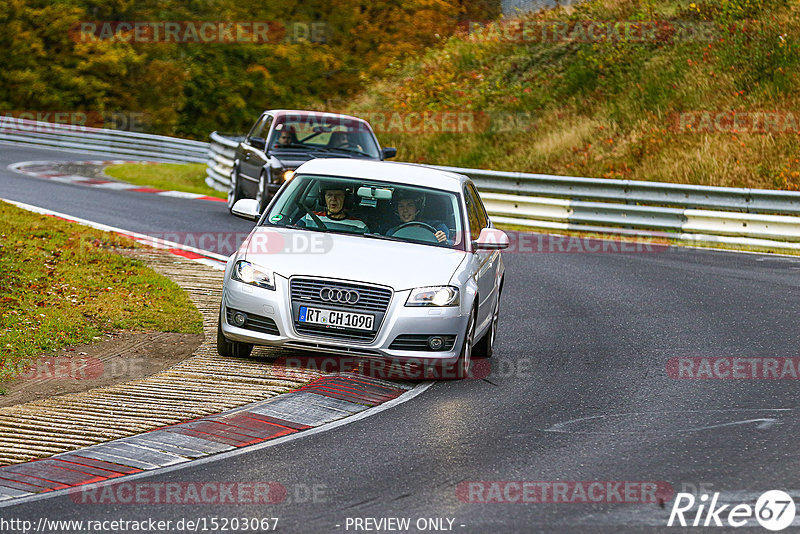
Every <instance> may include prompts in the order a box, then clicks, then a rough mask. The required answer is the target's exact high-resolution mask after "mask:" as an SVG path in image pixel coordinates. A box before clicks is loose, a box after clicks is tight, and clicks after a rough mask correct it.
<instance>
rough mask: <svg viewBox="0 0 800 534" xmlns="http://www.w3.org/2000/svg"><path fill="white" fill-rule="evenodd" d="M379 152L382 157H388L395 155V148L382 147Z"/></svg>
mask: <svg viewBox="0 0 800 534" xmlns="http://www.w3.org/2000/svg"><path fill="white" fill-rule="evenodd" d="M381 153H382V154H383V159H389V158H393V157H395V156H396V155H397V149H396V148H394V147H384V148H383V149H382V150H381Z"/></svg>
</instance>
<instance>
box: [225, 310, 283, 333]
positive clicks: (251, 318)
mask: <svg viewBox="0 0 800 534" xmlns="http://www.w3.org/2000/svg"><path fill="white" fill-rule="evenodd" d="M238 311H239V310H232V309H231V308H228V309H227V310H226V316H227V318H228V324H230V325H233V314H234V313H236V312H238ZM242 313H244V314H245V315H246V316H247V320H246V321H245V322H244V326H241V327H239V328H245V329H247V330H255V331H256V332H261V333H262V334H270V335H272V336H279V335H281V333H280V330H278V325H277V324H275V321H274V320H273V319H270V318H269V317H262V316H260V315H253V314H252V313H245V312H242ZM234 326H235V325H234Z"/></svg>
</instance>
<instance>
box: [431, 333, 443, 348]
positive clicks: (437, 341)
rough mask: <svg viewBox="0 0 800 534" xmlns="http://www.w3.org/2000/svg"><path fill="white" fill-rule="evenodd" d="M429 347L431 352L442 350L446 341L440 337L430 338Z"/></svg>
mask: <svg viewBox="0 0 800 534" xmlns="http://www.w3.org/2000/svg"><path fill="white" fill-rule="evenodd" d="M428 346H429V347H430V348H431V350H442V347H444V339H442V338H440V337H439V336H431V337H429V338H428Z"/></svg>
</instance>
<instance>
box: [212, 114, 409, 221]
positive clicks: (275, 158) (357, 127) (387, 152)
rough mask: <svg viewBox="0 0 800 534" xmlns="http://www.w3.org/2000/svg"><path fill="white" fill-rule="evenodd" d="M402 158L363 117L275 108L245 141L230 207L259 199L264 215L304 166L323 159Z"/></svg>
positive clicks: (230, 191)
mask: <svg viewBox="0 0 800 534" xmlns="http://www.w3.org/2000/svg"><path fill="white" fill-rule="evenodd" d="M396 154H397V150H396V149H394V148H381V146H380V144H378V139H377V138H376V137H375V133H374V132H373V131H372V128H371V127H370V125H369V123H367V122H366V121H364V120H362V119H359V118H357V117H351V116H349V115H339V114H336V113H320V112H316V111H292V110H269V111H265V112H264V113H262V114H261V116H260V117H259V118H258V120H257V121H256V123H255V125H254V126H253V128H252V129H251V130H250V133H248V134H247V137H245V139H244V140H243V141H242V142H241V143H239V147H238V148H237V149H236V158H235V160H234V162H233V169H232V171H231V182H230V187H229V188H228V209H229V210H230V209H231V208H232V207H233V205H234V204H235V203H236V201H237V200H239V199H242V198H255V199H256V200H257V201H258V206H259V211H264V208H265V207H266V206H267V204H268V203H269V201H270V199H271V198H272V196H273V195H274V194H275V192H276V191H277V190H278V189H279V188H280V187H281V185H283V183H284V182H286V181H287V180H289V179H290V178H291V176H292V174H293V172H294V170H295V169H296V168H297V167H299V166H300V165H301V164H302V163H304V162H306V161H308V160H310V159H313V158H317V157H325V158H359V159H371V160H384V159H387V158H393V157H394V156H395V155H396Z"/></svg>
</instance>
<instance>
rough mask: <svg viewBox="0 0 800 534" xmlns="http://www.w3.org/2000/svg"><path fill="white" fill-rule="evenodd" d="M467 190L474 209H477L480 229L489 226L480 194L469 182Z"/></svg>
mask: <svg viewBox="0 0 800 534" xmlns="http://www.w3.org/2000/svg"><path fill="white" fill-rule="evenodd" d="M467 188H468V189H469V192H470V193H471V196H472V200H473V202H475V206H476V209H477V210H478V219H479V220H480V223H481V229H483V228H486V227H488V226H489V216H488V215H486V208H485V207H484V206H483V202H482V201H481V196H480V195H479V194H478V190H477V189H475V186H474V185H473V184H469V185H468V186H467Z"/></svg>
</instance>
